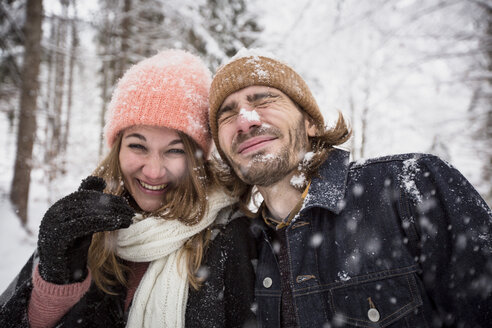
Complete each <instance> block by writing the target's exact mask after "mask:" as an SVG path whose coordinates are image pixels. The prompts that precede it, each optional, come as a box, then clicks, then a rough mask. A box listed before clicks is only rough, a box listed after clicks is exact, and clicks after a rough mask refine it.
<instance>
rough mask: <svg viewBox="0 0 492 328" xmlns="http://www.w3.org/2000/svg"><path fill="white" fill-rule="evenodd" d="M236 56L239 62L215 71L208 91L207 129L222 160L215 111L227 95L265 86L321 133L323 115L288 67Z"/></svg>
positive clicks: (259, 58)
mask: <svg viewBox="0 0 492 328" xmlns="http://www.w3.org/2000/svg"><path fill="white" fill-rule="evenodd" d="M236 56H238V57H239V58H233V59H232V60H231V61H230V62H229V63H227V64H225V65H223V66H222V67H220V68H219V69H218V70H217V73H216V74H215V76H214V78H213V80H212V86H211V88H210V115H209V118H210V129H211V132H212V137H213V139H214V142H215V146H216V147H217V150H218V151H219V153H220V155H221V156H222V158H224V159H225V156H224V154H223V152H222V150H221V149H220V146H219V138H218V126H217V111H218V110H219V108H220V106H222V103H223V102H224V100H225V99H226V98H227V97H228V96H229V95H230V94H232V93H234V92H236V91H239V90H241V89H244V88H246V87H249V86H253V85H260V86H267V87H272V88H275V89H277V90H280V91H282V92H283V93H285V94H286V95H287V96H289V97H290V99H291V100H292V101H294V102H295V103H296V104H298V105H299V106H300V107H301V108H302V109H303V110H304V111H305V112H306V113H307V114H309V116H311V118H312V119H313V121H314V123H315V124H316V125H317V126H318V128H319V129H320V130H323V129H324V125H325V124H324V120H323V115H322V114H321V112H320V110H319V108H318V104H317V103H316V100H315V99H314V97H313V95H312V94H311V91H310V90H309V87H308V86H307V84H306V82H305V81H304V80H303V79H302V77H301V76H300V75H299V74H297V73H296V72H295V71H294V70H293V69H292V68H291V67H289V66H288V65H286V64H284V63H282V62H280V61H278V60H276V59H273V58H270V57H266V56H263V55H255V54H253V53H251V54H249V55H248V54H246V55H245V56H240V54H238V55H236Z"/></svg>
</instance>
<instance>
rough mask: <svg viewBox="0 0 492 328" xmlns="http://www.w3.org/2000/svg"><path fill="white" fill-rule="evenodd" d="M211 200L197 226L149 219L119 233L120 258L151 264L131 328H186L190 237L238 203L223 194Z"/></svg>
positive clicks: (135, 299) (132, 311)
mask: <svg viewBox="0 0 492 328" xmlns="http://www.w3.org/2000/svg"><path fill="white" fill-rule="evenodd" d="M207 199H208V211H207V213H206V214H205V215H204V217H203V219H202V220H201V221H200V222H199V223H197V224H196V225H193V226H187V225H184V224H183V223H181V222H179V221H178V220H165V219H162V218H156V217H149V218H146V219H144V220H141V221H139V222H136V223H134V224H132V225H131V226H130V227H129V228H128V229H122V230H120V231H118V238H117V251H116V253H117V254H118V256H119V257H121V258H123V259H125V260H128V261H132V262H149V261H150V265H149V267H148V269H147V271H146V272H145V274H144V276H143V277H142V280H141V281H140V284H139V285H138V288H137V290H136V292H135V295H134V297H133V302H132V306H131V309H130V314H129V317H128V322H127V327H131V328H136V327H184V323H185V310H186V302H187V299H188V281H187V274H186V272H187V271H186V260H185V259H182V260H181V261H179V263H178V256H179V251H180V249H181V247H183V244H184V243H185V242H186V241H187V240H188V239H189V238H190V237H192V236H193V235H195V234H197V233H199V232H200V231H202V230H203V229H205V228H207V227H208V226H209V225H210V224H212V223H213V222H214V220H215V218H216V217H217V214H218V213H219V211H220V210H221V209H222V208H224V207H226V206H228V205H231V204H232V203H233V202H234V199H232V198H230V197H228V196H227V195H225V194H224V193H223V192H219V191H215V192H213V193H211V194H210V195H209V196H208V198H207ZM140 217H141V216H140ZM135 219H136V220H139V218H138V217H136V218H135ZM140 219H141V218H140Z"/></svg>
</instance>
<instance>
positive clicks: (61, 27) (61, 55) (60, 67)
mask: <svg viewBox="0 0 492 328" xmlns="http://www.w3.org/2000/svg"><path fill="white" fill-rule="evenodd" d="M61 3H62V16H61V19H59V20H58V33H57V38H56V55H55V97H54V99H53V100H54V104H53V111H52V112H51V113H50V117H49V122H50V125H51V127H50V138H49V144H48V147H49V148H48V165H49V167H48V177H49V183H51V182H52V181H53V180H54V179H55V178H56V176H57V175H58V171H59V170H60V165H59V159H60V158H59V156H60V151H61V143H62V140H61V139H62V131H61V129H62V115H63V99H64V95H65V93H64V89H65V57H66V37H67V16H68V15H67V10H68V8H67V7H68V3H67V1H66V0H62V1H61Z"/></svg>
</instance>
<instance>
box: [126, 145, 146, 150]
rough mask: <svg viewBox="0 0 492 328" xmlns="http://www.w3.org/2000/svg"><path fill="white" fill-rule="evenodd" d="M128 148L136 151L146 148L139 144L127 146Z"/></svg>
mask: <svg viewBox="0 0 492 328" xmlns="http://www.w3.org/2000/svg"><path fill="white" fill-rule="evenodd" d="M128 148H131V149H136V150H146V149H147V148H145V146H144V145H141V144H129V145H128Z"/></svg>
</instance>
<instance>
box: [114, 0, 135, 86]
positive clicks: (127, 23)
mask: <svg viewBox="0 0 492 328" xmlns="http://www.w3.org/2000/svg"><path fill="white" fill-rule="evenodd" d="M131 10H132V1H131V0H125V1H124V6H123V20H122V21H121V30H122V32H121V58H120V61H119V62H120V63H119V70H118V72H117V75H118V78H120V77H122V76H123V74H124V73H125V71H126V69H127V67H128V65H129V63H130V60H129V54H128V51H129V50H130V45H129V43H128V42H129V40H130V33H131V30H130V29H131V18H130V16H131Z"/></svg>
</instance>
